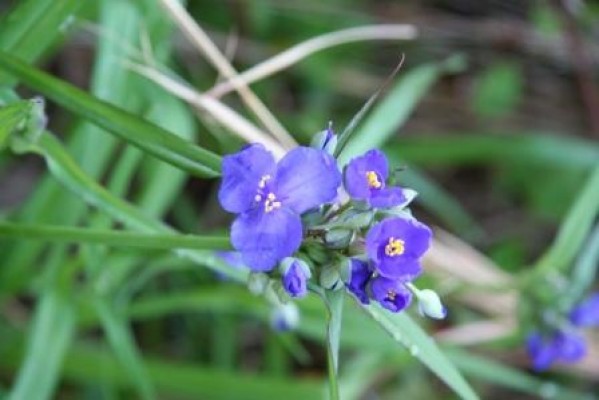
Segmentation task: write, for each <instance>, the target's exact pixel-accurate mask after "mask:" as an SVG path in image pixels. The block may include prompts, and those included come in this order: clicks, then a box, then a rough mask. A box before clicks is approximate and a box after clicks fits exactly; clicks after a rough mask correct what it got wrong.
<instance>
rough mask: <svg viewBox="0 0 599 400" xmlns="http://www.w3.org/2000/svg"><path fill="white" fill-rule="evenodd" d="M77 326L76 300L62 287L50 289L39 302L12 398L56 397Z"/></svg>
mask: <svg viewBox="0 0 599 400" xmlns="http://www.w3.org/2000/svg"><path fill="white" fill-rule="evenodd" d="M75 326H76V325H75V310H74V307H73V303H72V301H70V300H69V299H68V298H66V297H65V296H64V294H63V293H60V292H59V291H58V290H55V289H50V290H49V291H48V292H46V294H45V295H44V296H43V297H42V299H41V300H40V303H39V305H38V308H37V311H36V314H35V319H34V322H33V326H32V328H31V330H30V331H31V332H32V336H31V338H30V342H29V345H28V348H27V353H26V354H25V361H24V363H23V365H22V366H21V369H20V370H19V374H18V376H17V378H16V381H15V383H14V387H13V389H12V391H11V393H10V396H9V399H10V400H27V399H36V400H44V399H50V398H52V394H53V392H54V389H55V387H56V384H57V381H58V379H59V377H60V372H61V367H62V362H63V358H64V354H65V353H66V352H67V350H68V348H69V346H70V342H71V340H72V338H73V335H74V333H75Z"/></svg>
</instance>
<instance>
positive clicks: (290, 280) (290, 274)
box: [280, 257, 312, 298]
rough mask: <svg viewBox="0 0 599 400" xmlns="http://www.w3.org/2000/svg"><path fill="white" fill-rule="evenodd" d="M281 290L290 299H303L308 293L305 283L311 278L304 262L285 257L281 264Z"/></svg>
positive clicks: (308, 268)
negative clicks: (283, 290)
mask: <svg viewBox="0 0 599 400" xmlns="http://www.w3.org/2000/svg"><path fill="white" fill-rule="evenodd" d="M280 268H281V272H282V275H283V276H282V283H283V288H284V289H285V291H286V292H287V293H288V294H289V295H290V296H291V297H298V298H299V297H304V296H305V295H306V294H307V293H308V288H307V283H308V279H310V277H311V276H312V273H311V272H310V267H308V264H306V263H305V262H304V261H302V260H300V259H297V258H292V257H287V258H285V259H283V261H282V262H281V267H280Z"/></svg>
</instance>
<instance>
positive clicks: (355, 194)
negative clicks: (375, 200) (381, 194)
mask: <svg viewBox="0 0 599 400" xmlns="http://www.w3.org/2000/svg"><path fill="white" fill-rule="evenodd" d="M368 172H374V173H375V174H376V175H377V176H378V178H379V179H380V181H381V184H382V185H383V187H384V185H385V181H386V180H387V177H388V174H389V166H388V164H387V158H386V157H385V154H383V152H381V151H380V150H370V151H369V152H367V153H366V154H364V155H363V156H360V157H356V158H354V159H352V160H351V161H350V162H349V164H348V165H347V167H346V168H345V174H344V175H345V176H344V178H345V179H344V182H345V189H346V190H347V192H348V193H349V195H350V196H351V197H352V198H354V199H357V200H368V199H369V198H370V197H371V192H376V190H375V191H372V190H371V188H370V186H369V185H368V179H367V173H368Z"/></svg>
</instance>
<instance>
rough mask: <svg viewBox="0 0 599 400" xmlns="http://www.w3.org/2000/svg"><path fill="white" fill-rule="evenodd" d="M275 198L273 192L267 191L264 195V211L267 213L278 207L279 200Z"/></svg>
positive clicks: (279, 205) (279, 204)
mask: <svg viewBox="0 0 599 400" xmlns="http://www.w3.org/2000/svg"><path fill="white" fill-rule="evenodd" d="M276 200H277V196H275V194H274V193H269V194H268V195H267V196H266V200H265V201H264V212H267V213H269V212H271V211H273V210H276V209H277V208H280V207H281V202H280V201H276Z"/></svg>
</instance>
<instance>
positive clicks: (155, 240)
mask: <svg viewBox="0 0 599 400" xmlns="http://www.w3.org/2000/svg"><path fill="white" fill-rule="evenodd" d="M0 237H7V238H18V239H21V240H44V241H49V242H71V243H96V244H103V245H107V246H114V247H138V248H145V249H166V250H172V249H196V250H215V249H225V250H227V249H230V248H231V245H230V243H229V238H228V236H220V237H217V236H197V235H183V234H180V235H174V234H152V233H150V234H148V233H135V232H124V231H116V230H107V229H87V228H73V227H65V226H50V225H29V224H14V223H9V222H0Z"/></svg>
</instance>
